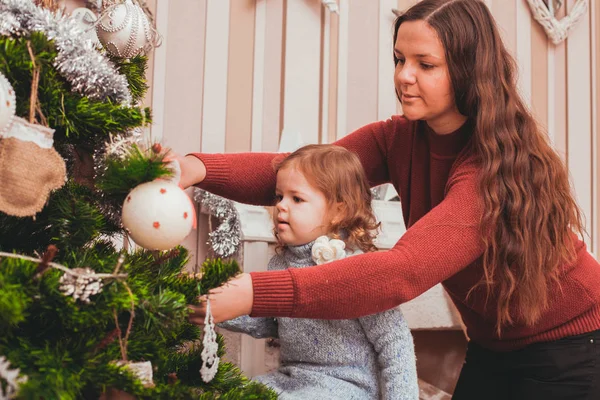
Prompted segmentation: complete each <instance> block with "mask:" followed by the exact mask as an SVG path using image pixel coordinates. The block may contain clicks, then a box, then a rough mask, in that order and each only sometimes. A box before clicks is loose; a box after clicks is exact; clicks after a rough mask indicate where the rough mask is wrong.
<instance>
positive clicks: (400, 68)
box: [180, 0, 600, 399]
mask: <svg viewBox="0 0 600 400" xmlns="http://www.w3.org/2000/svg"><path fill="white" fill-rule="evenodd" d="M394 42H395V46H394V61H395V63H396V69H395V75H394V80H395V86H396V92H397V94H398V97H399V99H400V101H401V102H402V109H403V112H404V115H403V116H394V117H392V118H391V119H389V120H387V121H383V122H375V123H373V124H370V125H367V126H365V127H363V128H361V129H359V130H357V131H356V132H354V133H352V134H350V135H348V136H347V137H345V138H343V139H341V140H339V141H338V142H336V144H337V145H340V146H343V147H346V148H347V149H350V150H351V151H354V152H355V153H356V154H357V155H358V156H359V158H360V159H361V163H362V165H363V167H364V168H365V171H366V173H367V176H368V179H369V181H370V183H371V185H379V184H382V183H386V182H391V183H392V184H393V185H394V186H395V187H396V189H397V190H398V192H399V193H400V197H401V204H402V211H403V214H404V218H405V222H406V226H407V232H406V233H405V235H404V236H403V237H402V238H401V239H400V240H399V241H398V243H397V244H396V245H395V246H394V247H393V248H392V249H391V250H389V251H386V252H378V253H371V254H364V255H358V256H355V257H350V258H348V259H343V260H339V261H335V262H332V263H329V264H327V265H323V266H317V267H313V268H307V269H302V270H294V269H288V270H284V271H269V272H258V273H252V274H242V275H241V276H240V277H239V278H237V279H236V280H235V281H233V283H232V284H229V285H226V286H224V287H223V288H220V289H219V290H217V291H215V293H213V294H212V295H211V299H212V300H211V308H212V310H213V315H214V316H215V319H216V320H217V321H223V320H227V319H231V318H234V317H237V316H239V315H244V314H250V315H252V316H263V317H266V316H269V317H297V318H322V319H341V318H356V317H360V316H364V315H369V314H373V313H376V312H380V311H383V310H386V309H389V308H392V307H394V306H397V305H398V304H401V303H403V302H406V301H409V300H411V299H413V298H415V297H416V296H418V295H420V294H421V293H423V292H425V291H426V290H427V289H429V288H431V287H432V286H434V285H435V284H437V283H440V282H441V283H443V285H444V287H445V289H446V290H447V292H448V294H449V295H450V297H451V298H452V300H453V301H454V303H455V304H456V307H457V308H458V310H459V312H460V313H461V316H462V319H463V321H464V324H465V326H466V327H467V333H468V336H469V338H470V343H469V347H468V351H467V357H466V362H465V365H464V367H463V370H462V372H461V375H460V378H459V381H458V384H457V387H456V390H455V393H454V398H456V399H496V398H497V399H567V398H573V399H592V398H594V399H596V398H600V348H599V347H598V344H597V343H598V340H600V331H599V328H600V266H599V264H598V262H597V261H596V260H595V259H594V258H593V257H592V256H591V255H590V254H589V253H588V252H587V250H586V248H585V244H584V243H583V242H582V241H581V239H580V237H579V236H578V235H577V234H576V233H579V234H581V231H582V223H581V217H580V212H579V210H578V208H577V205H576V202H575V200H574V197H573V195H572V193H571V189H570V185H569V181H568V172H567V170H566V168H565V166H564V164H563V163H562V162H561V160H560V158H559V157H558V155H557V154H556V153H555V152H554V151H553V150H552V148H551V147H550V145H549V144H548V141H547V138H546V136H545V134H544V133H543V132H542V130H541V129H540V127H539V126H538V124H537V123H536V121H535V120H534V118H533V117H532V115H531V114H530V112H529V111H528V110H527V108H526V106H525V105H524V103H523V101H522V99H521V97H520V96H519V93H518V90H517V86H516V79H515V66H514V62H513V60H512V58H511V57H510V55H509V54H508V52H507V50H506V48H505V46H504V44H503V43H502V40H501V37H500V34H499V32H498V29H497V27H496V24H495V21H494V19H493V17H492V15H491V14H490V11H489V10H488V8H487V7H486V5H485V4H484V3H483V2H482V1H478V0H454V1H444V0H424V1H421V2H420V3H417V4H416V5H415V6H413V7H412V8H410V9H409V10H408V11H407V12H406V13H405V14H403V15H401V16H400V17H399V18H398V19H397V20H396V23H395V31H394ZM275 156H276V155H275V154H227V155H223V154H216V155H214V154H213V155H211V154H194V155H188V156H186V157H185V158H180V161H181V163H182V169H183V176H182V179H183V181H182V184H183V185H184V186H187V185H191V184H199V186H200V187H202V188H204V189H207V190H209V191H211V192H214V193H217V194H219V195H222V196H225V197H228V198H231V199H233V200H236V201H242V202H246V203H253V204H272V197H271V193H272V192H273V187H274V183H275V174H274V171H273V168H272V166H271V162H272V159H273V158H274V157H275ZM194 311H195V314H193V315H192V317H191V320H192V321H194V322H201V320H202V318H203V317H202V316H203V312H204V309H203V307H197V308H195V310H194Z"/></svg>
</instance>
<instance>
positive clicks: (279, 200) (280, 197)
mask: <svg viewBox="0 0 600 400" xmlns="http://www.w3.org/2000/svg"><path fill="white" fill-rule="evenodd" d="M281 200H283V196H282V195H280V194H276V195H275V202H276V203H279V202H281Z"/></svg>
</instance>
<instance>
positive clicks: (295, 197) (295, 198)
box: [294, 196, 302, 203]
mask: <svg viewBox="0 0 600 400" xmlns="http://www.w3.org/2000/svg"><path fill="white" fill-rule="evenodd" d="M301 202H302V199H301V198H300V197H298V196H294V203H301Z"/></svg>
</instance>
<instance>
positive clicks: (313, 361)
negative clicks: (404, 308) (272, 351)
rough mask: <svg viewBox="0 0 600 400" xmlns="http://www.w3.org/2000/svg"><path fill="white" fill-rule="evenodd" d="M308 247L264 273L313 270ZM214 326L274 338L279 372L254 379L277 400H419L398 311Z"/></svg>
mask: <svg viewBox="0 0 600 400" xmlns="http://www.w3.org/2000/svg"><path fill="white" fill-rule="evenodd" d="M312 244H313V242H311V243H308V244H306V245H302V246H295V247H287V248H286V249H285V250H284V251H283V253H282V254H277V255H275V256H274V257H273V258H272V259H271V261H270V262H269V266H268V269H269V270H271V271H273V270H282V269H286V268H288V267H292V268H305V267H311V266H314V265H315V264H314V262H313V260H312V259H311V248H312ZM354 254H356V253H354ZM219 326H220V327H222V328H225V329H227V330H231V331H234V332H242V333H246V334H248V335H251V336H253V337H255V338H267V337H275V338H277V337H278V338H279V342H280V345H281V348H280V367H279V368H278V370H277V371H274V372H271V373H269V374H267V375H262V376H258V377H255V378H254V379H255V380H257V381H259V382H262V383H264V384H266V385H268V386H270V387H272V388H273V389H275V391H277V392H278V393H280V395H279V398H280V399H284V400H292V399H293V400H300V399H301V400H311V399H323V400H325V399H326V400H334V399H340V400H370V399H386V400H387V399H391V400H397V399H398V400H405V399H407V400H408V399H411V400H414V399H418V398H419V389H418V385H417V370H416V359H415V352H414V345H413V340H412V335H411V333H410V330H409V328H408V325H407V324H406V321H405V320H404V317H403V316H402V312H401V311H400V309H398V308H393V309H391V310H388V311H385V312H382V313H379V314H374V315H369V316H366V317H362V318H358V319H352V320H317V319H300V318H276V319H275V318H251V317H249V316H243V317H239V318H236V319H233V320H231V321H226V322H223V323H220V324H219Z"/></svg>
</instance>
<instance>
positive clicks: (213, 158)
mask: <svg viewBox="0 0 600 400" xmlns="http://www.w3.org/2000/svg"><path fill="white" fill-rule="evenodd" d="M187 155H188V156H194V157H196V158H197V159H199V160H200V161H202V162H203V163H204V166H205V167H206V177H205V178H204V180H203V181H202V182H200V183H199V184H197V185H196V186H198V187H199V188H203V189H204V188H208V187H211V188H220V187H223V186H225V184H226V183H227V182H228V180H229V175H230V169H229V164H228V163H227V160H226V159H225V155H223V154H207V153H189V154H187Z"/></svg>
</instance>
